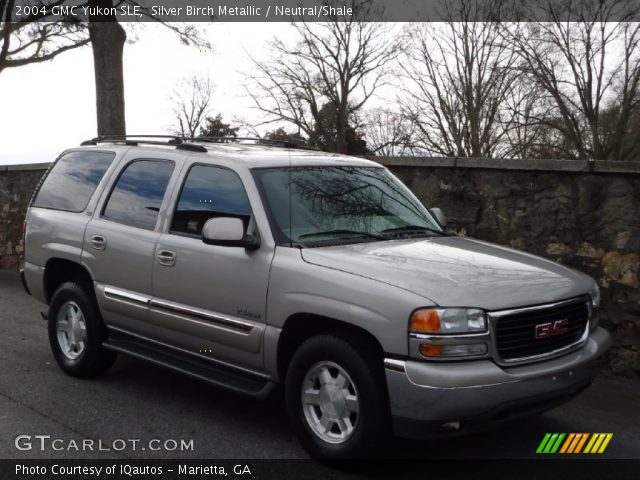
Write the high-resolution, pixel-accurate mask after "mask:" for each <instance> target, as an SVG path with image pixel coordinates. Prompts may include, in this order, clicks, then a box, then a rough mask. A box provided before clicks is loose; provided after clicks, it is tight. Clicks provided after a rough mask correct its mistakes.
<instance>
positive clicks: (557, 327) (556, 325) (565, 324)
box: [536, 318, 569, 340]
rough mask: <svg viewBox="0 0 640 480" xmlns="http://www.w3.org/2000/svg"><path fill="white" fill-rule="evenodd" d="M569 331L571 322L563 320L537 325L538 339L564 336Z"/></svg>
mask: <svg viewBox="0 0 640 480" xmlns="http://www.w3.org/2000/svg"><path fill="white" fill-rule="evenodd" d="M568 330H569V320H568V319H566V318H563V319H562V320H556V321H555V322H549V323H541V324H539V325H536V339H538V340H539V339H541V338H548V337H553V336H555V335H562V334H563V333H567V331H568Z"/></svg>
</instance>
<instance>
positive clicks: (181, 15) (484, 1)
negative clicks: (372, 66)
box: [0, 0, 640, 22]
mask: <svg viewBox="0 0 640 480" xmlns="http://www.w3.org/2000/svg"><path fill="white" fill-rule="evenodd" d="M11 3H14V5H13V7H12V10H11V11H9V12H0V13H4V15H3V16H4V18H5V19H8V20H9V21H13V22H24V21H31V20H33V19H34V18H38V19H40V20H42V21H61V20H64V21H69V22H74V21H87V20H89V19H91V20H92V21H104V22H109V21H119V22H145V21H161V22H212V21H216V22H290V21H305V22H323V21H348V20H351V19H354V20H357V21H364V22H368V21H371V22H373V21H375V22H387V21H388V22H441V21H551V20H562V21H578V20H580V21H584V20H586V19H591V20H594V21H599V20H605V21H619V20H625V21H638V20H640V1H638V0H571V1H567V0H112V1H111V2H97V1H92V0H16V1H15V2H9V4H11ZM105 5H107V6H105Z"/></svg>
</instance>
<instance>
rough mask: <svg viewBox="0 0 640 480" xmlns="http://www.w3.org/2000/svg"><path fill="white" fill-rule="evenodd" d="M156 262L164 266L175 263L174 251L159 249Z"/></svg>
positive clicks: (170, 265) (171, 265)
mask: <svg viewBox="0 0 640 480" xmlns="http://www.w3.org/2000/svg"><path fill="white" fill-rule="evenodd" d="M158 263H159V264H160V265H164V266H165V267H173V266H174V265H175V264H176V252H172V251H171V250H159V251H158Z"/></svg>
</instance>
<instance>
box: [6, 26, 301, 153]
mask: <svg viewBox="0 0 640 480" xmlns="http://www.w3.org/2000/svg"><path fill="white" fill-rule="evenodd" d="M204 28H206V31H207V36H208V38H209V40H210V42H211V44H212V47H213V48H212V51H200V50H199V49H198V48H197V47H187V46H184V45H182V44H180V42H179V41H178V38H177V37H176V36H175V34H172V33H171V32H170V31H169V30H168V29H166V28H165V27H162V26H161V25H153V24H145V25H144V26H143V27H141V29H140V30H138V31H137V32H136V36H137V40H136V41H135V42H134V43H131V44H127V45H126V46H125V53H124V75H125V95H126V100H125V101H126V115H127V132H128V133H130V134H164V133H168V131H169V129H170V128H171V125H172V124H173V123H174V119H173V117H172V112H171V102H170V100H169V98H170V96H171V94H172V92H173V90H174V88H175V87H176V84H177V83H178V81H179V80H180V79H181V78H182V77H189V76H191V75H193V74H200V73H204V74H206V73H208V74H209V75H210V77H211V78H212V80H213V81H214V83H215V85H216V89H215V92H214V95H213V102H212V103H213V109H214V111H215V112H216V113H218V112H220V113H222V114H223V117H224V118H225V120H227V121H229V120H232V119H233V118H234V117H238V116H242V117H244V118H246V119H247V120H250V121H259V120H260V119H261V118H262V117H261V116H260V115H259V114H258V113H257V112H255V111H254V110H252V109H251V106H252V104H251V102H250V100H248V99H247V98H246V97H245V96H244V95H243V89H242V87H241V85H242V83H243V81H244V77H243V75H242V74H241V73H239V72H240V71H242V70H246V69H247V61H246V60H247V56H246V53H245V49H246V50H247V51H250V52H253V53H255V54H256V55H258V56H259V54H260V53H261V52H264V51H265V43H266V42H267V41H268V40H269V39H271V38H272V37H273V36H274V35H276V34H277V35H278V36H281V37H285V38H286V37H291V27H290V26H289V25H288V24H285V23H214V24H210V25H205V26H204ZM0 105H1V107H0V109H1V114H0V142H1V145H0V165H3V164H17V163H32V162H49V161H52V160H54V159H55V157H56V156H57V155H58V154H59V153H60V152H61V151H62V150H64V149H65V148H69V147H71V146H75V145H79V144H80V142H81V141H82V140H86V139H88V138H91V137H94V136H95V135H96V113H95V89H94V79H93V59H92V54H91V48H90V47H84V48H81V49H78V50H75V51H71V52H68V53H65V54H62V55H60V56H59V57H57V58H56V59H54V60H53V61H51V62H48V63H43V64H39V65H29V66H26V67H20V68H15V69H7V70H4V71H3V72H2V73H1V74H0Z"/></svg>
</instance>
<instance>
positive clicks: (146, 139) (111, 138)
mask: <svg viewBox="0 0 640 480" xmlns="http://www.w3.org/2000/svg"><path fill="white" fill-rule="evenodd" d="M248 141H252V142H254V143H253V144H249V145H260V146H270V147H283V148H292V149H293V148H295V149H299V150H314V151H318V149H317V148H314V147H308V146H306V145H300V144H298V143H294V142H288V141H285V140H271V139H264V138H258V137H183V136H181V135H103V136H99V137H95V138H92V139H90V140H85V141H84V142H82V143H81V144H80V145H82V146H86V145H97V144H98V143H123V144H125V145H139V144H141V143H143V144H147V145H175V147H176V148H178V149H181V150H191V151H195V152H207V151H208V150H207V148H206V147H205V146H203V145H202V143H241V142H248Z"/></svg>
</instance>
